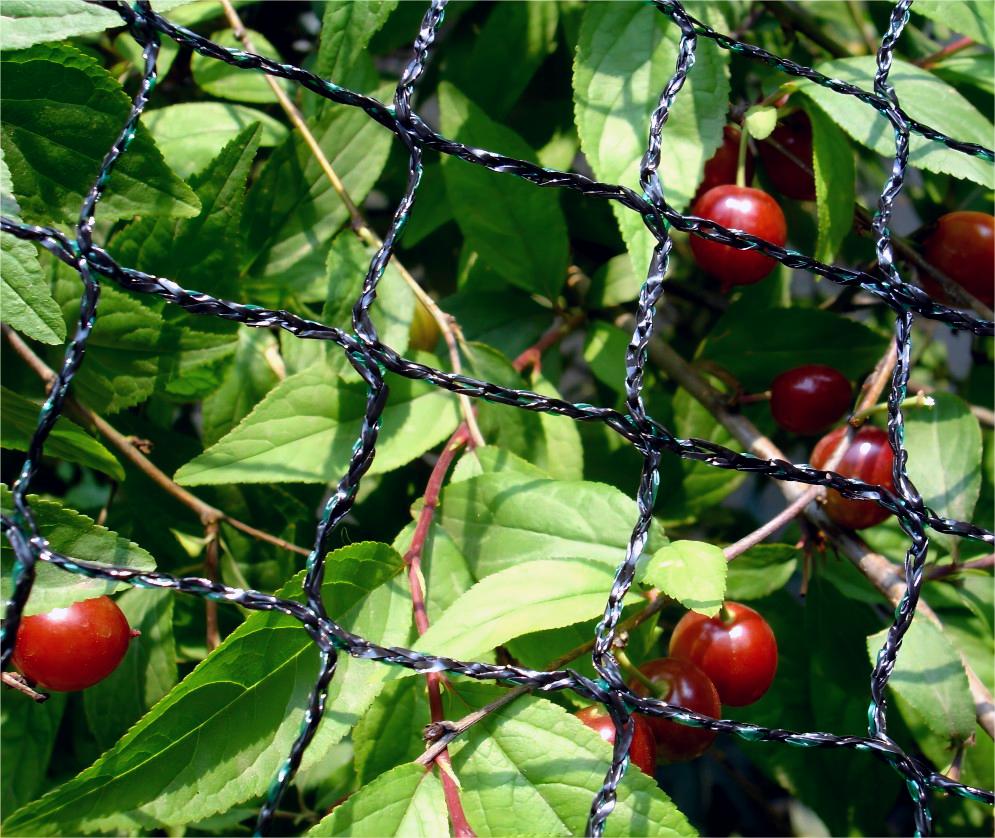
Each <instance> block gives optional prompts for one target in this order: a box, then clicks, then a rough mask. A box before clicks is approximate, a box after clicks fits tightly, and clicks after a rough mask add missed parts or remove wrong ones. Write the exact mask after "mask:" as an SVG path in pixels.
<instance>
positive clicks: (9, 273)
mask: <svg viewBox="0 0 995 838" xmlns="http://www.w3.org/2000/svg"><path fill="white" fill-rule="evenodd" d="M13 192H14V185H13V183H12V182H11V179H10V170H9V169H8V168H7V164H6V163H5V162H4V159H3V150H2V149H0V203H2V205H3V214H4V215H6V216H8V217H9V218H12V219H13V220H14V221H20V220H21V218H20V211H21V208H20V207H19V206H18V205H17V199H16V198H14V194H13ZM0 261H2V264H3V271H2V272H0V316H2V317H3V321H4V322H5V323H7V324H8V325H10V326H12V327H13V328H15V329H17V330H18V331H19V332H23V333H24V334H25V335H27V336H28V337H29V338H32V339H34V340H37V341H40V342H41V343H62V342H63V341H64V340H65V339H66V324H65V323H63V322H62V314H61V312H60V311H59V306H58V303H56V302H55V300H53V299H52V292H51V290H50V289H49V287H48V283H47V282H46V281H45V276H44V274H43V273H42V270H41V265H40V264H39V263H38V252H37V250H36V249H35V246H34V245H33V244H31V242H26V241H22V240H21V239H18V238H17V237H16V236H12V235H9V234H6V233H4V234H2V235H0Z"/></svg>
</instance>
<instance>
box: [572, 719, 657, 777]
mask: <svg viewBox="0 0 995 838" xmlns="http://www.w3.org/2000/svg"><path fill="white" fill-rule="evenodd" d="M574 715H576V716H577V718H578V719H580V720H581V721H582V722H583V723H584V724H585V725H587V726H588V727H589V728H591V730H593V731H594V732H595V733H597V734H598V736H600V737H601V738H602V739H604V740H605V742H607V743H608V744H609V745H611V744H614V742H615V725H614V723H613V722H612V718H611V716H609V715H608V711H607V710H605V708H604V707H601V706H600V705H597V704H592V705H591V706H590V707H585V708H584V709H583V710H580V711H579V712H577V713H575V714H574ZM632 720H633V722H635V725H636V727H635V730H634V731H633V733H632V745H630V746H629V759H630V760H631V761H632V764H633V765H635V766H636V767H637V768H639V769H640V770H641V771H642V772H643V773H644V774H648V775H649V776H650V777H652V776H653V770H654V768H655V767H656V744H655V743H654V742H653V731H652V730H650V726H649V725H648V724H647V723H646V719H644V718H643V717H642V716H633V717H632Z"/></svg>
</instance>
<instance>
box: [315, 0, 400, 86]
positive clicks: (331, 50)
mask: <svg viewBox="0 0 995 838" xmlns="http://www.w3.org/2000/svg"><path fill="white" fill-rule="evenodd" d="M396 6H397V0H368V2H363V3H355V2H352V0H330V2H326V3H325V5H324V9H325V13H324V15H323V17H322V21H321V42H320V43H319V44H318V56H317V58H316V60H315V67H314V71H315V73H317V74H318V75H319V76H321V77H322V78H326V79H330V80H332V81H334V82H336V83H337V84H347V83H348V81H347V79H348V74H349V73H350V72H351V71H352V70H353V68H354V65H355V63H356V61H357V59H358V58H359V57H360V56H361V55H363V54H364V52H365V50H366V45H367V44H368V43H369V42H370V38H372V37H373V36H374V34H376V32H377V30H379V29H380V27H381V26H383V25H384V23H385V22H386V20H387V18H388V17H389V16H390V13H391V12H392V11H393V10H394V8H395V7H396Z"/></svg>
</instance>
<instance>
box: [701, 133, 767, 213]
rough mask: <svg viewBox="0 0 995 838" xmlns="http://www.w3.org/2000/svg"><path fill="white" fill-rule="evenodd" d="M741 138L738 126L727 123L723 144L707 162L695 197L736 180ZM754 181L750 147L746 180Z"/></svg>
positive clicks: (747, 153)
mask: <svg viewBox="0 0 995 838" xmlns="http://www.w3.org/2000/svg"><path fill="white" fill-rule="evenodd" d="M739 139H740V131H739V129H738V128H736V127H734V126H732V125H727V126H726V127H725V128H723V129H722V145H720V146H719V147H718V150H717V151H716V152H715V154H713V155H712V157H711V159H710V160H709V161H708V162H707V163H705V173H704V176H703V177H702V180H701V186H699V187H698V191H697V193H695V199H697V198H700V197H701V196H702V195H704V194H705V193H706V192H707V191H708V190H709V189H713V188H714V187H716V186H722V185H724V184H727V183H735V182H736V168H737V166H738V165H739ZM752 181H753V154H752V153H751V152H750V150H749V149H747V151H746V182H747V183H751V182H752Z"/></svg>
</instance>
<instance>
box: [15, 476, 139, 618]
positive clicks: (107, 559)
mask: <svg viewBox="0 0 995 838" xmlns="http://www.w3.org/2000/svg"><path fill="white" fill-rule="evenodd" d="M28 501H29V503H30V504H31V510H32V512H33V513H34V516H35V521H36V522H37V524H38V532H39V533H40V534H41V535H42V536H43V537H44V538H46V539H48V542H49V545H50V546H51V548H52V550H54V551H55V552H56V553H62V554H63V555H66V556H71V557H72V558H74V559H82V560H83V561H88V562H95V563H97V564H102V565H115V566H118V567H130V568H134V569H138V570H153V569H154V568H155V560H154V559H153V558H152V557H151V556H150V555H149V554H148V553H146V552H145V551H144V550H143V549H142V548H141V547H139V546H138V545H137V544H135V543H134V542H132V541H128V539H126V538H121V536H119V535H118V534H117V533H116V532H113V531H111V530H109V529H107V528H106V527H101V526H100V525H99V524H95V523H94V522H93V520H92V519H91V518H88V517H87V516H86V515H81V514H80V513H79V512H74V511H73V510H72V509H67V508H66V507H64V506H62V504H60V503H56V502H55V501H50V500H41V499H40V498H38V497H36V496H35V495H28ZM0 502H2V505H3V513H4V515H13V514H14V504H13V499H12V497H11V493H10V489H8V488H7V487H6V486H3V485H0ZM0 556H2V558H3V571H4V572H3V578H2V583H0V584H2V592H3V598H4V599H5V600H6V599H9V598H10V596H11V593H12V589H11V577H10V571H11V567H12V565H13V562H14V551H13V550H11V549H10V547H8V546H7V542H6V540H5V541H4V542H3V544H2V546H0ZM123 587H127V585H124V584H120V583H117V582H105V581H104V580H102V579H87V578H86V577H85V576H81V575H79V574H76V573H69V572H68V571H65V570H61V569H60V568H57V567H55V565H51V564H48V563H47V562H39V563H38V565H37V576H36V578H35V584H34V587H33V588H32V589H31V598H30V599H29V600H28V604H27V606H26V607H25V609H24V613H25V614H44V613H45V612H46V611H51V610H52V609H53V608H66V607H68V606H70V605H72V604H73V603H74V602H79V601H80V600H84V599H92V598H93V597H98V596H104V595H105V594H112V593H114V591H116V590H118V589H119V588H123Z"/></svg>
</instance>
